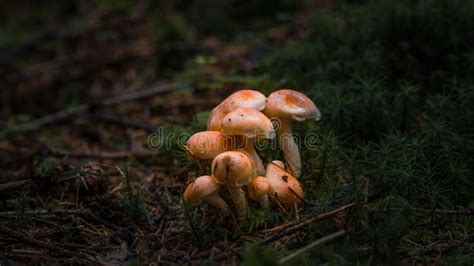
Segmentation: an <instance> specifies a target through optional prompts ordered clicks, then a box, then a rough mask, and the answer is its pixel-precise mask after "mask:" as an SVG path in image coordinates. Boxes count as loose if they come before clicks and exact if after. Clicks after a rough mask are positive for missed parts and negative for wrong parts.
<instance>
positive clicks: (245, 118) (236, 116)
mask: <svg viewBox="0 0 474 266" xmlns="http://www.w3.org/2000/svg"><path fill="white" fill-rule="evenodd" d="M221 126H222V127H221V132H222V134H224V135H233V136H244V137H247V138H256V137H262V138H274V137H275V130H274V129H273V124H272V122H271V121H270V119H268V117H266V116H265V115H264V114H263V113H262V112H260V111H257V110H255V109H250V108H237V109H235V110H234V111H232V112H230V113H228V114H227V115H226V116H225V117H224V119H223V120H222V125H221Z"/></svg>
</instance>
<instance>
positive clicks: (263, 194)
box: [248, 176, 270, 209]
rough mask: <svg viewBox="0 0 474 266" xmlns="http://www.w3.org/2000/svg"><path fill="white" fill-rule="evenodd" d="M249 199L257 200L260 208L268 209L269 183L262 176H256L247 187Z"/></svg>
mask: <svg viewBox="0 0 474 266" xmlns="http://www.w3.org/2000/svg"><path fill="white" fill-rule="evenodd" d="M248 192H249V198H251V199H253V200H257V201H258V202H259V203H260V206H261V207H262V208H264V209H268V207H269V202H268V193H269V192H270V183H269V182H268V179H267V178H266V177H264V176H256V177H254V179H253V180H252V182H250V184H249V186H248Z"/></svg>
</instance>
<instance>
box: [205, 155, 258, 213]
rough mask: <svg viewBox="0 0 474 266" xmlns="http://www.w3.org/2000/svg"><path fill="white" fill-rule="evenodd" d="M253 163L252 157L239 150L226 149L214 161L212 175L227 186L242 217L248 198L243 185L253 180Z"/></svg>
mask: <svg viewBox="0 0 474 266" xmlns="http://www.w3.org/2000/svg"><path fill="white" fill-rule="evenodd" d="M252 174H253V164H252V162H251V160H250V158H249V157H248V156H247V155H246V154H245V153H242V152H239V151H226V152H223V153H221V154H219V155H217V156H216V158H214V160H213V161H212V175H213V176H215V177H216V180H217V182H218V183H219V184H221V185H225V186H227V190H228V191H229V194H230V197H231V198H232V201H233V202H234V205H235V208H236V209H237V212H238V214H239V216H240V217H243V216H244V214H245V209H246V208H247V200H246V199H245V193H244V191H243V190H242V186H245V185H247V184H248V183H250V181H251V180H252Z"/></svg>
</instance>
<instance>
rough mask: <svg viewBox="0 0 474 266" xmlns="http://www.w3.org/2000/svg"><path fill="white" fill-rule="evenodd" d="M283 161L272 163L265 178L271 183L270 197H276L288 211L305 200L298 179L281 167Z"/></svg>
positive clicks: (268, 166)
mask: <svg viewBox="0 0 474 266" xmlns="http://www.w3.org/2000/svg"><path fill="white" fill-rule="evenodd" d="M281 163H282V162H281V161H272V162H271V163H269V164H268V165H267V169H266V173H265V176H266V177H267V179H268V182H269V183H270V195H271V196H272V197H275V198H276V199H277V200H278V202H279V203H281V205H283V207H285V208H286V209H289V210H290V209H293V208H294V207H295V206H298V205H299V204H301V200H302V199H303V198H304V193H303V189H302V188H301V185H300V183H299V182H298V179H296V178H295V177H294V176H292V175H291V174H290V173H288V172H287V171H285V170H284V169H283V168H281V167H280V166H279V165H281Z"/></svg>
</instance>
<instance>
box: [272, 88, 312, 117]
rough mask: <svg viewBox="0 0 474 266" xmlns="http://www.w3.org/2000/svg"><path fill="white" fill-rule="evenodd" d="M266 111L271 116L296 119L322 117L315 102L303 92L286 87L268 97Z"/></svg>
mask: <svg viewBox="0 0 474 266" xmlns="http://www.w3.org/2000/svg"><path fill="white" fill-rule="evenodd" d="M264 113H265V114H266V115H268V117H270V118H274V117H279V118H284V119H291V120H296V121H306V120H315V121H319V120H320V119H321V112H320V111H319V109H318V108H317V107H316V105H315V104H314V102H313V101H312V100H311V99H310V98H308V96H306V95H304V94H303V93H301V92H298V91H294V90H289V89H284V90H279V91H275V92H273V93H272V94H270V95H269V96H268V97H267V100H266V105H265V110H264Z"/></svg>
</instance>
